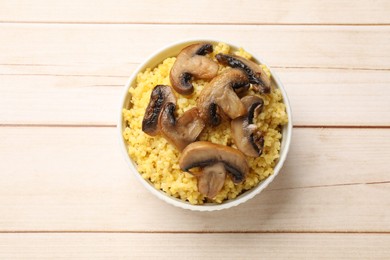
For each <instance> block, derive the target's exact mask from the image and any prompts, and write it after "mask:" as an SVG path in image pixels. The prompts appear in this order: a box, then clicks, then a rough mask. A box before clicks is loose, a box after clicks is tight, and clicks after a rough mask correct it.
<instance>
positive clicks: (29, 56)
mask: <svg viewBox="0 0 390 260" xmlns="http://www.w3.org/2000/svg"><path fill="white" fill-rule="evenodd" d="M167 35H169V37H167ZM194 37H203V38H213V39H220V40H221V41H227V42H232V43H236V44H237V45H239V46H243V47H245V48H246V49H247V50H249V51H251V52H252V53H256V54H258V55H259V56H261V57H263V58H264V59H265V61H267V62H266V63H268V65H270V66H281V67H326V68H340V67H342V68H365V69H390V44H389V42H390V26H337V27H335V26H249V25H245V26H244V25H241V26H233V25H229V26H224V25H218V26H217V25H202V26H200V25H186V26H185V25H66V24H1V25H0V39H1V41H2V42H1V44H0V53H1V55H0V64H38V65H39V64H43V65H48V64H51V65H62V66H63V65H73V66H75V65H76V66H79V69H80V71H82V67H84V66H89V65H91V64H107V66H110V65H111V66H117V65H118V64H124V63H140V62H141V61H143V60H144V59H145V58H146V57H147V56H148V55H150V54H151V53H153V52H154V51H156V50H158V49H160V48H161V47H162V46H164V45H166V44H169V43H172V42H175V41H178V40H183V39H186V38H194ZM4 39H6V40H4ZM265 39H266V40H265Z"/></svg>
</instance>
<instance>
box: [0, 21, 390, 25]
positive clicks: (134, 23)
mask: <svg viewBox="0 0 390 260" xmlns="http://www.w3.org/2000/svg"><path fill="white" fill-rule="evenodd" d="M0 23H1V24H71V25H77V24H79V25H205V26H207V25H222V26H224V25H237V26H240V25H244V26H245V25H252V26H261V25H266V26H390V23H255V22H243V23H234V22H228V21H227V22H223V23H222V22H199V23H196V22H181V23H177V22H145V21H144V22H124V21H121V22H108V21H106V22H96V21H95V22H94V21H89V22H82V21H47V20H46V21H29V20H22V21H9V20H2V21H0Z"/></svg>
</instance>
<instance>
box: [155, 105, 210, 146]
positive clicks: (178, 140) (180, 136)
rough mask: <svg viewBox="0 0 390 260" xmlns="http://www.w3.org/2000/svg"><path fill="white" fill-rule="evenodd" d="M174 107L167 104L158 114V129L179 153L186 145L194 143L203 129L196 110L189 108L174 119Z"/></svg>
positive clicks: (203, 124)
mask: <svg viewBox="0 0 390 260" xmlns="http://www.w3.org/2000/svg"><path fill="white" fill-rule="evenodd" d="M175 110H176V105H175V104H174V103H167V104H166V105H165V106H164V107H163V109H162V111H161V114H160V118H159V128H160V131H161V133H162V135H163V136H164V137H165V139H167V140H168V141H169V142H170V143H171V144H173V145H174V146H176V147H177V149H179V150H180V151H181V150H183V149H184V148H185V147H186V146H187V145H188V144H190V143H192V142H194V141H195V140H196V138H198V136H199V134H200V133H201V132H202V130H203V128H204V127H205V123H204V122H203V120H202V119H201V118H200V117H199V113H198V109H197V108H196V107H194V108H191V109H189V110H187V111H186V112H184V114H183V115H182V116H181V117H179V118H178V119H176V116H175Z"/></svg>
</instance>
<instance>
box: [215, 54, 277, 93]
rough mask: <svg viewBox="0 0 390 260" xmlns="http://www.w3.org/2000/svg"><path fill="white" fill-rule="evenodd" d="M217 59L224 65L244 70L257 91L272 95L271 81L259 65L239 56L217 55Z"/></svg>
mask: <svg viewBox="0 0 390 260" xmlns="http://www.w3.org/2000/svg"><path fill="white" fill-rule="evenodd" d="M215 58H216V59H217V60H218V62H219V63H221V64H223V65H227V66H230V67H232V68H238V69H241V70H243V71H244V72H245V73H246V74H247V75H248V78H249V81H250V83H252V84H253V87H254V88H255V89H256V90H258V91H260V92H262V93H270V91H271V80H270V79H269V78H268V76H267V74H266V73H265V72H264V70H263V69H262V68H261V66H260V65H259V64H257V63H255V62H253V61H251V60H248V59H245V58H243V57H240V56H237V55H228V54H221V53H219V54H217V55H215Z"/></svg>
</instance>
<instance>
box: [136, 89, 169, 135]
mask: <svg viewBox="0 0 390 260" xmlns="http://www.w3.org/2000/svg"><path fill="white" fill-rule="evenodd" d="M167 102H172V103H176V97H175V95H174V94H173V92H172V88H171V87H170V86H166V85H157V86H155V87H154V89H153V90H152V93H151V94H150V101H149V104H148V106H147V108H146V111H145V115H144V118H143V120H142V131H144V132H145V133H147V134H148V135H151V136H155V135H157V134H158V133H159V128H158V118H159V116H160V113H161V110H162V108H163V107H164V105H165V104H166V103H167Z"/></svg>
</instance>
